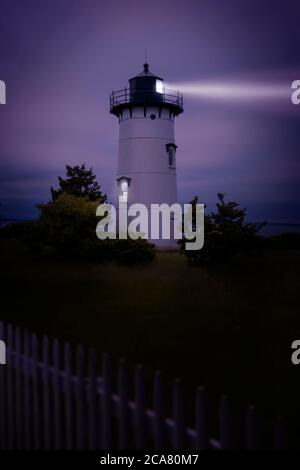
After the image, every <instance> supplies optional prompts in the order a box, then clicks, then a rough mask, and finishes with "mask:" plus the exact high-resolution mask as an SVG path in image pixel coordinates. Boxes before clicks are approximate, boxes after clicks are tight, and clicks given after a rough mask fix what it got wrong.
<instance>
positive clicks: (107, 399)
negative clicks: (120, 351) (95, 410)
mask: <svg viewBox="0 0 300 470" xmlns="http://www.w3.org/2000/svg"><path fill="white" fill-rule="evenodd" d="M111 416H112V413H111V373H110V364H109V356H108V354H104V356H103V367H102V400H101V423H102V425H101V443H102V449H103V450H109V449H111V442H112V435H111V434H112V423H111Z"/></svg>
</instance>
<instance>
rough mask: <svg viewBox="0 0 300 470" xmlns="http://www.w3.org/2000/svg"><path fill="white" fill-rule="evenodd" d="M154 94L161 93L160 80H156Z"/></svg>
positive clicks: (161, 85)
mask: <svg viewBox="0 0 300 470" xmlns="http://www.w3.org/2000/svg"><path fill="white" fill-rule="evenodd" d="M156 93H163V82H162V80H156Z"/></svg>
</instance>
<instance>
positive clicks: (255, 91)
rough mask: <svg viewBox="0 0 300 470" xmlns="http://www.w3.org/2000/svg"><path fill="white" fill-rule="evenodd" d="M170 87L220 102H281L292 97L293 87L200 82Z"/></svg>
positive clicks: (183, 83) (186, 93)
mask: <svg viewBox="0 0 300 470" xmlns="http://www.w3.org/2000/svg"><path fill="white" fill-rule="evenodd" d="M168 87H170V88H172V89H178V90H179V91H180V92H181V93H183V94H184V95H185V96H193V97H196V98H202V99H209V100H218V101H220V100H222V101H240V102H242V101H250V102H253V101H256V102H258V101H279V100H286V99H288V100H290V97H291V85H289V84H287V83H268V82H263V83H255V82H252V83H249V82H226V81H224V82H214V81H199V82H181V83H169V84H168Z"/></svg>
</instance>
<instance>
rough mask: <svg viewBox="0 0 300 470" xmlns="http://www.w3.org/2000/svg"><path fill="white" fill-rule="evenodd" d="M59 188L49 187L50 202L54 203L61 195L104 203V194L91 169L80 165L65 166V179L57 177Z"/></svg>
mask: <svg viewBox="0 0 300 470" xmlns="http://www.w3.org/2000/svg"><path fill="white" fill-rule="evenodd" d="M58 182H59V188H58V189H54V188H53V187H51V196H52V201H55V200H56V199H57V198H58V197H59V196H61V195H62V194H63V193H65V194H71V195H73V196H76V197H87V198H88V199H89V200H90V201H100V202H99V204H101V203H104V202H106V194H103V193H102V191H101V186H99V184H98V183H97V181H96V175H95V174H94V172H93V169H92V168H90V169H87V168H86V166H85V163H84V164H82V165H75V166H73V167H72V166H70V165H66V178H62V177H61V176H59V177H58Z"/></svg>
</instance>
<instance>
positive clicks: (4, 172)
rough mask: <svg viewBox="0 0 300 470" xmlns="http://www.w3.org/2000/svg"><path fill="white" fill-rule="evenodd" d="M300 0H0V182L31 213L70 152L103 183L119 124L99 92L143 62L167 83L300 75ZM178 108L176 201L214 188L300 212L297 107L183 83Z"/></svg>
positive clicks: (255, 215)
mask: <svg viewBox="0 0 300 470" xmlns="http://www.w3.org/2000/svg"><path fill="white" fill-rule="evenodd" d="M299 18H300V4H299V0H285V1H281V0H278V1H271V0H270V1H269V0H268V1H262V0H226V1H222V2H221V1H220V0H195V1H194V0H185V1H182V0H181V1H177V0H172V1H164V0H160V1H157V0H153V1H151V2H150V1H144V0H134V1H128V0H123V1H121V0H118V1H116V0H110V1H107V2H106V1H100V0H51V1H50V0H43V1H41V0H26V1H24V0H0V79H1V80H5V82H6V85H7V105H5V106H2V105H1V106H0V193H1V199H2V208H1V210H0V212H1V215H2V217H4V218H8V217H9V218H30V217H32V216H33V215H34V214H35V209H34V205H35V204H36V203H39V202H43V201H47V200H48V198H49V188H50V186H51V185H55V184H56V178H57V176H58V175H62V174H63V173H64V166H65V164H66V163H71V164H75V163H82V162H86V163H87V165H88V166H92V167H93V168H94V170H95V172H96V174H97V176H98V180H99V183H100V184H101V185H102V187H103V189H104V191H105V192H107V193H108V194H110V193H111V189H112V184H113V181H114V174H115V169H116V161H117V160H116V157H117V133H118V124H117V120H116V118H115V117H114V116H112V115H110V114H109V94H110V93H111V90H112V89H113V88H115V89H119V88H122V87H124V86H125V85H126V84H127V80H128V78H129V77H131V76H133V75H135V74H136V73H137V72H139V71H140V70H141V68H142V64H143V62H144V49H145V47H147V49H148V61H149V63H150V70H152V71H153V72H154V73H157V74H158V75H160V76H162V77H164V78H165V80H166V81H167V82H171V83H172V82H173V83H178V82H179V83H180V82H197V81H206V82H209V81H213V82H220V83H222V82H223V81H226V82H229V83H231V82H232V83H235V82H238V81H240V80H242V81H246V82H251V83H256V82H257V83H261V82H262V81H263V82H264V83H265V84H269V83H270V85H272V83H277V82H280V83H282V84H284V86H286V87H287V89H288V87H289V86H290V84H291V82H292V81H293V80H296V79H300V48H299V43H300V20H299ZM184 108H185V112H184V114H183V115H181V116H179V118H178V119H177V121H176V140H177V145H178V157H177V170H178V189H179V197H180V201H181V202H188V201H189V200H190V198H191V197H192V196H193V195H195V194H199V196H200V199H201V202H205V203H207V204H208V205H209V207H210V208H211V207H212V204H213V203H214V201H215V195H216V193H217V192H219V191H221V192H227V193H228V195H229V197H230V198H231V199H234V200H238V201H240V202H241V204H242V205H243V206H246V207H248V213H249V218H250V219H252V220H262V219H268V220H269V221H274V222H279V221H283V222H300V184H299V183H300V151H299V149H300V145H299V144H300V132H299V130H300V106H299V107H296V106H294V105H292V104H291V103H290V101H289V99H288V97H287V100H286V102H283V101H282V100H281V101H280V102H279V101H278V102H262V103H259V102H249V101H245V102H243V101H242V102H238V103H236V102H232V103H231V102H230V100H227V101H223V100H214V101H210V100H205V99H200V98H196V97H193V96H186V97H185V103H184Z"/></svg>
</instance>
